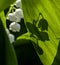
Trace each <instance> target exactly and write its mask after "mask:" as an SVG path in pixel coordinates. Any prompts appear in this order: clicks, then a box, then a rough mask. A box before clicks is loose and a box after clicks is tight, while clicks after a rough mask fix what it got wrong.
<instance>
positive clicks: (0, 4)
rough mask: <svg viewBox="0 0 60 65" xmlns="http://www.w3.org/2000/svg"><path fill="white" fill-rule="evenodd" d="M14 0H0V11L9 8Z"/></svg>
mask: <svg viewBox="0 0 60 65" xmlns="http://www.w3.org/2000/svg"><path fill="white" fill-rule="evenodd" d="M14 1H15V0H0V11H2V10H4V9H6V8H7V7H9V6H10V5H11V4H12V3H13V2H14Z"/></svg>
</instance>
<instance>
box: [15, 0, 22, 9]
mask: <svg viewBox="0 0 60 65" xmlns="http://www.w3.org/2000/svg"><path fill="white" fill-rule="evenodd" d="M15 5H16V7H19V8H22V4H21V0H17V1H16V3H15Z"/></svg>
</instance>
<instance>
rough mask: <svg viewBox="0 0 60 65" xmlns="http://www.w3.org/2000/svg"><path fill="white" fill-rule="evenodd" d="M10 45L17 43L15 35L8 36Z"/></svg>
mask: <svg viewBox="0 0 60 65" xmlns="http://www.w3.org/2000/svg"><path fill="white" fill-rule="evenodd" d="M8 37H9V40H10V43H13V42H14V41H15V36H14V35H13V34H9V35H8Z"/></svg>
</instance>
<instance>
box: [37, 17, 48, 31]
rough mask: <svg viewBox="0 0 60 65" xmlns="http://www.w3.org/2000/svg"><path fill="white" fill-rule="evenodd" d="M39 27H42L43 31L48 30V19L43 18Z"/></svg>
mask: <svg viewBox="0 0 60 65" xmlns="http://www.w3.org/2000/svg"><path fill="white" fill-rule="evenodd" d="M38 28H40V29H41V31H44V30H47V31H48V22H47V20H46V19H44V18H42V19H41V20H40V21H39V23H38Z"/></svg>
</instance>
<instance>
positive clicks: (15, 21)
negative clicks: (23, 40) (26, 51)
mask: <svg viewBox="0 0 60 65" xmlns="http://www.w3.org/2000/svg"><path fill="white" fill-rule="evenodd" d="M14 5H15V6H16V8H15V11H14V12H12V13H9V14H8V15H7V19H8V20H9V21H12V23H10V25H9V30H11V31H12V32H19V31H20V29H21V25H20V24H19V22H21V19H22V18H24V16H23V11H22V4H21V0H16V2H15V4H14ZM7 34H8V37H9V39H10V42H11V43H12V42H14V38H15V37H14V35H13V34H10V33H9V32H8V30H7Z"/></svg>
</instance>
